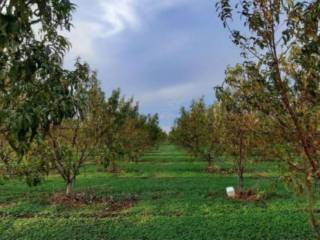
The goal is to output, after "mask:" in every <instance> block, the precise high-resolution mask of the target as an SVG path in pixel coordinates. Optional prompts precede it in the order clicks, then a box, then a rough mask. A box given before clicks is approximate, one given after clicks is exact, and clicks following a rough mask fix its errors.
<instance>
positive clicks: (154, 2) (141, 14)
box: [65, 0, 190, 62]
mask: <svg viewBox="0 0 320 240" xmlns="http://www.w3.org/2000/svg"><path fill="white" fill-rule="evenodd" d="M188 2H190V0H98V1H92V2H90V9H89V10H88V9H87V7H88V6H85V5H82V4H81V2H80V4H78V8H77V12H76V18H75V19H76V20H75V21H74V22H73V25H74V28H73V29H72V31H71V32H70V33H65V35H66V36H67V37H68V38H69V40H70V42H71V43H72V50H71V53H70V54H69V58H70V57H72V58H75V57H76V56H80V57H82V58H83V59H84V60H86V61H90V62H91V61H93V60H94V58H95V57H96V53H97V51H98V49H96V47H95V46H96V41H98V40H99V39H107V38H110V37H113V36H116V35H119V34H121V33H123V32H125V31H127V30H131V31H138V30H139V29H140V28H141V27H142V26H143V25H144V21H146V19H148V18H150V17H155V16H157V14H158V13H160V12H161V11H163V10H166V9H169V8H172V7H175V6H177V5H179V4H183V3H188ZM88 12H92V14H88Z"/></svg>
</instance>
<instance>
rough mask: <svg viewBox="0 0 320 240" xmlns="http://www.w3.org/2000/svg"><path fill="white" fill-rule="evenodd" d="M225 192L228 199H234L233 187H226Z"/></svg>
mask: <svg viewBox="0 0 320 240" xmlns="http://www.w3.org/2000/svg"><path fill="white" fill-rule="evenodd" d="M226 192H227V196H228V197H229V198H234V197H235V196H236V191H235V190H234V187H227V188H226Z"/></svg>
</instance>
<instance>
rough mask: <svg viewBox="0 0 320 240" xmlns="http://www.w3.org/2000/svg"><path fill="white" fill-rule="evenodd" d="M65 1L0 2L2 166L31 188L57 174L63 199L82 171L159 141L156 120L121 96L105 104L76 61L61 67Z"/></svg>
mask: <svg viewBox="0 0 320 240" xmlns="http://www.w3.org/2000/svg"><path fill="white" fill-rule="evenodd" d="M74 8H75V6H74V4H72V3H71V2H70V1H69V0H63V1H62V0H49V1H47V0H30V1H15V0H3V1H0V52H1V54H0V69H1V72H0V161H1V163H0V167H1V175H2V176H9V177H12V176H20V177H23V178H25V179H26V180H27V183H28V184H29V185H35V184H38V183H40V181H41V179H42V177H43V176H44V175H45V174H48V173H49V171H50V170H51V169H55V170H56V171H57V172H58V173H59V174H60V175H61V177H62V178H63V179H64V181H65V183H66V194H71V192H72V185H73V183H74V181H75V180H76V177H77V175H78V174H79V172H80V168H81V167H82V166H83V164H85V163H86V162H88V161H95V160H96V161H98V162H99V163H101V164H102V165H103V166H104V167H105V169H107V168H108V167H109V165H111V166H112V170H113V171H116V160H119V159H124V158H127V159H129V160H131V161H137V159H138V158H139V155H140V154H141V153H142V152H144V151H145V150H147V149H148V148H150V147H152V146H154V145H155V144H156V143H157V142H158V141H159V140H160V138H162V137H164V134H163V132H162V131H161V129H160V128H159V126H158V116H157V115H154V116H150V115H148V116H144V115H142V114H140V113H139V107H138V104H137V103H135V102H134V100H133V99H129V100H127V99H125V98H124V97H122V96H121V93H120V90H115V91H113V93H112V95H111V96H110V97H109V98H108V99H106V98H105V95H104V93H103V91H102V90H101V88H100V86H99V81H98V80H97V77H96V73H95V72H93V71H91V70H90V67H89V65H88V64H86V63H82V62H81V61H80V60H79V59H78V60H77V61H76V63H75V65H74V69H73V70H67V69H65V68H64V67H63V59H64V55H65V53H66V52H67V50H68V49H69V47H70V44H69V43H68V41H67V39H66V38H65V37H64V36H62V35H61V32H63V31H69V30H70V28H71V19H72V12H73V10H74Z"/></svg>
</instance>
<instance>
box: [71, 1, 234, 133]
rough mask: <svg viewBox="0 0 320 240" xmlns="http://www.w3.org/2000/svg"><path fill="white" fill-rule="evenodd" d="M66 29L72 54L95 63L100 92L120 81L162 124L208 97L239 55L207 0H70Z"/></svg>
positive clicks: (166, 125) (209, 99) (210, 98)
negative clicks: (71, 7)
mask: <svg viewBox="0 0 320 240" xmlns="http://www.w3.org/2000/svg"><path fill="white" fill-rule="evenodd" d="M73 2H74V3H75V4H76V5H77V10H76V12H75V14H74V19H73V25H74V28H73V30H72V32H71V33H68V34H67V37H68V38H69V40H70V42H71V43H72V49H71V51H70V52H69V54H68V55H67V58H66V65H67V66H70V65H71V64H72V63H73V62H74V60H75V58H76V57H77V56H80V57H81V58H82V59H83V60H85V61H87V62H88V63H89V64H90V65H91V66H92V68H93V69H95V70H97V72H98V78H99V79H100V81H101V83H102V88H103V89H104V91H105V92H106V93H107V94H110V92H111V91H112V89H115V88H118V87H120V88H121V90H122V93H123V94H124V95H126V96H128V97H131V96H134V98H135V99H136V100H137V101H139V103H140V109H141V112H143V113H152V114H153V113H159V116H160V124H161V126H162V128H163V129H165V130H166V131H168V130H169V129H170V127H171V126H172V124H173V122H174V119H175V118H176V117H177V116H178V113H179V109H180V107H181V106H185V105H189V103H190V102H191V100H192V99H194V98H199V97H202V96H204V97H205V99H206V101H207V102H208V103H211V102H212V101H213V99H214V94H213V87H214V86H216V85H218V84H220V83H222V81H223V78H224V70H225V69H226V67H227V66H228V65H234V64H235V63H237V62H239V61H240V57H239V50H238V49H237V48H236V47H235V46H234V45H233V44H232V43H231V41H230V39H229V37H228V34H227V32H226V30H225V29H223V27H222V24H221V22H220V21H219V19H218V17H217V14H216V12H215V6H214V0H90V1H88V0H74V1H73Z"/></svg>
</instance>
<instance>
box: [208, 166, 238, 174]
mask: <svg viewBox="0 0 320 240" xmlns="http://www.w3.org/2000/svg"><path fill="white" fill-rule="evenodd" d="M205 172H206V173H218V174H233V173H235V170H234V169H232V168H214V167H208V168H206V169H205Z"/></svg>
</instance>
